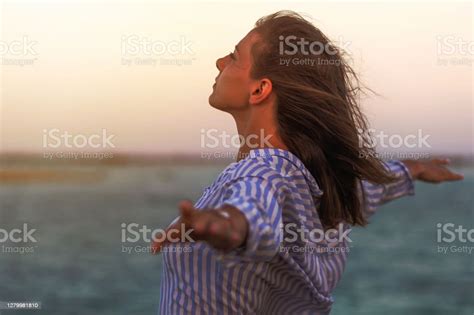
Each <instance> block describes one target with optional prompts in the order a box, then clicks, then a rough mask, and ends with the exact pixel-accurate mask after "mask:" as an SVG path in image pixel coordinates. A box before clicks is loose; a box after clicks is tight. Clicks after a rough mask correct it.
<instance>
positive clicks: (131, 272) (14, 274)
mask: <svg viewBox="0 0 474 315" xmlns="http://www.w3.org/2000/svg"><path fill="white" fill-rule="evenodd" d="M224 167H225V165H218V166H195V165H194V166H193V165H167V166H156V165H155V166H143V167H140V166H99V167H98V166H77V167H76V169H75V170H76V171H84V170H86V171H88V172H93V173H95V172H97V173H100V174H103V175H104V176H102V177H100V176H99V177H98V178H99V179H97V180H92V181H88V182H81V181H78V182H74V181H72V182H67V181H66V182H64V181H61V182H30V183H26V182H21V181H20V182H10V183H0V228H2V229H4V230H6V231H11V230H12V229H14V228H19V227H20V228H21V227H23V225H24V224H27V226H28V228H30V229H35V230H36V231H34V233H33V237H34V238H35V240H36V242H32V241H31V240H28V242H26V243H24V242H20V243H12V242H11V241H8V240H7V241H5V242H0V246H1V247H0V301H3V302H26V301H38V302H41V309H39V310H30V311H26V310H21V311H20V310H18V311H15V310H0V314H2V315H4V314H5V315H9V314H48V315H49V314H51V315H53V314H62V315H65V314H81V315H82V314H84V315H93V314H104V315H108V314H110V315H112V314H114V315H117V314H133V315H139V314H156V313H157V309H158V303H159V296H160V277H161V263H162V261H161V259H162V258H161V257H160V256H152V255H150V254H149V253H148V252H142V251H144V250H145V249H146V246H147V245H148V244H147V243H146V242H144V241H137V242H133V241H129V242H127V241H125V242H122V234H123V233H124V229H123V225H124V224H125V225H126V227H129V226H131V225H130V224H136V226H138V227H143V226H144V225H146V226H147V227H148V228H151V229H155V228H164V227H166V225H167V224H168V223H169V222H170V221H171V220H172V219H173V218H175V217H176V215H177V206H176V205H177V203H178V202H179V201H180V200H181V199H185V198H186V199H191V200H197V199H198V198H199V196H200V194H201V193H202V191H203V189H204V188H205V187H206V186H208V185H210V183H211V182H212V180H213V179H214V178H215V176H216V175H217V174H218V173H219V172H220V171H221V170H222V169H223V168H224ZM51 168H53V167H51ZM56 170H57V171H58V170H59V169H56ZM59 171H60V170H59ZM460 171H463V172H464V174H465V175H466V179H465V180H464V181H463V182H456V183H449V184H444V185H429V184H423V183H417V184H416V195H415V196H413V197H407V198H404V199H400V200H397V201H395V202H392V203H390V204H387V205H385V206H383V207H381V208H380V209H379V211H378V213H377V214H376V215H375V216H374V217H373V218H372V222H371V224H370V225H369V226H367V227H365V228H354V229H353V231H352V234H351V239H352V240H353V243H352V245H351V246H352V247H351V252H350V254H349V260H348V265H347V268H346V270H345V274H344V276H343V279H342V281H341V282H340V284H339V286H338V287H337V289H336V290H335V292H334V299H335V304H334V308H333V312H332V314H335V315H346V314H351V315H358V314H364V315H366V314H371V315H392V314H393V315H395V314H396V315H398V314H417V315H422V314H426V315H434V314H440V315H446V314H455V315H472V314H474V295H473V292H474V251H473V252H471V253H470V254H469V253H467V252H462V248H463V246H467V247H471V248H472V246H474V244H473V243H472V242H471V243H469V242H467V243H462V242H461V241H460V240H456V241H454V242H452V243H447V242H440V243H438V242H437V231H438V227H437V224H446V223H452V224H454V225H455V226H458V225H462V226H463V227H465V228H467V229H473V228H474V224H473V223H474V220H473V205H474V202H473V201H474V189H473V187H474V169H473V168H464V169H460ZM134 226H135V225H132V227H134ZM125 235H126V237H127V236H130V234H127V233H125ZM1 236H2V234H1V233H0V239H1ZM440 246H448V247H449V248H452V249H449V250H448V252H447V253H440V252H439V250H440V249H439V247H440ZM452 246H454V247H452ZM12 248H14V250H16V252H11V251H12V250H13V249H12ZM21 248H23V250H26V249H29V250H30V251H32V252H28V253H27V252H24V253H20V252H19V251H20V250H21ZM127 248H128V249H129V248H132V252H130V253H128V252H126V251H127Z"/></svg>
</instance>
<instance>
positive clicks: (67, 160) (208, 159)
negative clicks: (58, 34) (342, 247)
mask: <svg viewBox="0 0 474 315" xmlns="http://www.w3.org/2000/svg"><path fill="white" fill-rule="evenodd" d="M235 155H236V153H234V152H205V153H202V154H200V153H189V154H183V153H163V154H155V153H114V152H59V151H58V152H46V153H36V152H31V153H30V152H26V153H25V152H22V153H18V152H5V153H0V167H10V166H18V165H28V166H35V165H38V166H69V165H70V166H74V165H77V166H82V165H91V166H92V165H94V166H101V165H104V166H153V165H227V164H229V163H231V162H234V161H235ZM379 157H380V158H382V159H383V160H390V159H426V158H436V157H443V158H449V159H450V160H451V164H452V165H453V166H474V157H473V155H468V154H442V153H436V154H434V153H428V152H425V153H414V152H382V153H379Z"/></svg>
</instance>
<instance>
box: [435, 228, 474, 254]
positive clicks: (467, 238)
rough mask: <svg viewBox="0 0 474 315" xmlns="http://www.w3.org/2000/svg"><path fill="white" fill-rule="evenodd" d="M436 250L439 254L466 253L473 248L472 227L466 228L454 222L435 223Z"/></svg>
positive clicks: (470, 252)
mask: <svg viewBox="0 0 474 315" xmlns="http://www.w3.org/2000/svg"><path fill="white" fill-rule="evenodd" d="M436 242H437V243H438V248H437V252H438V253H440V254H468V255H471V254H472V252H473V249H474V246H473V245H474V228H471V229H467V228H465V227H463V226H462V225H455V224H454V223H438V224H436Z"/></svg>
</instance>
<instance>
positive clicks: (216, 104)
mask: <svg viewBox="0 0 474 315" xmlns="http://www.w3.org/2000/svg"><path fill="white" fill-rule="evenodd" d="M209 105H211V106H212V107H214V108H216V109H220V110H223V108H224V107H225V106H222V105H221V104H220V102H219V101H218V100H216V96H215V95H214V93H212V94H211V95H209Z"/></svg>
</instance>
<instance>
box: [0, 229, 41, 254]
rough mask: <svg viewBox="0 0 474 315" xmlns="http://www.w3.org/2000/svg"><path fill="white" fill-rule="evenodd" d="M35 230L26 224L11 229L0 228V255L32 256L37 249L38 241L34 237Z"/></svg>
mask: <svg viewBox="0 0 474 315" xmlns="http://www.w3.org/2000/svg"><path fill="white" fill-rule="evenodd" d="M35 234H36V229H32V228H30V227H29V226H28V224H27V223H24V224H23V225H22V226H21V227H16V228H12V229H6V228H0V253H4V254H20V255H23V254H32V253H34V252H35V249H36V248H37V246H36V245H33V244H36V243H37V242H38V240H37V239H36V237H35Z"/></svg>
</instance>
